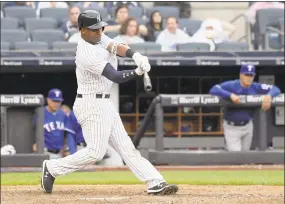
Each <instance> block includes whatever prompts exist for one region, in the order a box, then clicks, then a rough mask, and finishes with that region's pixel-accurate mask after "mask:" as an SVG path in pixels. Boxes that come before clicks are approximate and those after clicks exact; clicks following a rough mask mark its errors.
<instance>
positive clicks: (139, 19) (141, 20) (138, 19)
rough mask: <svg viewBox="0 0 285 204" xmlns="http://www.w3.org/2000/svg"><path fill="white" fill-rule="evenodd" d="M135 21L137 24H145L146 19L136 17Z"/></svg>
mask: <svg viewBox="0 0 285 204" xmlns="http://www.w3.org/2000/svg"><path fill="white" fill-rule="evenodd" d="M137 21H138V23H139V25H145V24H146V23H147V22H148V20H145V19H142V18H137Z"/></svg>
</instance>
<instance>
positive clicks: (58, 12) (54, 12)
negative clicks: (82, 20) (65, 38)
mask: <svg viewBox="0 0 285 204" xmlns="http://www.w3.org/2000/svg"><path fill="white" fill-rule="evenodd" d="M40 17H41V18H55V19H56V20H57V22H58V25H60V24H61V23H62V19H65V18H67V17H68V9H67V8H44V9H41V10H40Z"/></svg>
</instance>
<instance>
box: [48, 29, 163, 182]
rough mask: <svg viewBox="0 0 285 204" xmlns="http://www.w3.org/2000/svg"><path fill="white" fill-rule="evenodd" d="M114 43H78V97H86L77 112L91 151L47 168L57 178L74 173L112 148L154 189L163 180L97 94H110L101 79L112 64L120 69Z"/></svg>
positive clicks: (79, 100)
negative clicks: (109, 147)
mask: <svg viewBox="0 0 285 204" xmlns="http://www.w3.org/2000/svg"><path fill="white" fill-rule="evenodd" d="M112 41H113V40H112V39H110V38H109V37H107V36H106V35H104V34H103V35H102V37H101V41H100V43H98V44H96V45H92V44H89V43H88V42H86V41H85V40H83V39H80V40H79V41H78V46H77V51H76V60H75V62H76V77H77V84H78V90H77V93H78V94H82V98H76V100H75V103H74V107H73V110H74V114H75V115H76V117H77V120H78V122H79V124H80V125H81V127H82V130H83V135H84V139H85V141H86V143H87V147H86V148H84V149H81V150H79V151H78V152H76V153H75V154H72V155H69V156H67V157H65V158H61V159H56V160H49V161H48V162H47V168H48V170H49V171H50V173H51V174H52V175H53V176H54V177H56V176H58V175H65V174H68V173H71V172H73V171H76V170H78V169H81V168H83V167H84V166H86V165H88V164H90V163H93V162H96V161H99V160H101V159H102V158H103V156H104V154H105V152H106V149H107V147H108V144H110V145H111V146H112V147H113V148H114V149H115V150H116V151H117V152H118V153H119V154H120V156H121V157H122V158H123V159H124V161H125V162H126V164H127V165H128V166H129V168H130V169H131V171H132V172H133V173H134V174H135V175H136V177H137V178H138V179H140V180H141V181H143V182H147V184H148V187H149V188H151V187H153V186H155V185H158V184H159V183H161V182H164V179H163V177H162V176H161V174H160V173H159V172H158V171H157V170H156V169H155V168H154V167H153V165H152V164H151V163H150V162H149V161H148V160H146V159H145V158H143V157H142V156H141V155H140V153H139V151H138V150H136V148H135V147H134V145H133V143H132V141H131V139H130V137H129V136H128V134H127V132H126V130H125V129H124V126H123V123H122V121H121V118H120V116H119V113H118V112H117V111H116V109H115V106H114V104H113V103H112V101H111V100H110V99H109V98H104V97H103V98H96V94H108V93H109V91H110V89H111V86H112V83H113V82H112V81H110V80H109V79H107V78H106V77H104V76H102V75H101V74H102V72H103V69H104V67H105V65H106V64H107V63H110V64H111V65H112V66H113V67H114V68H115V69H117V66H118V65H117V57H116V55H114V54H111V53H109V52H108V51H107V50H106V48H107V46H108V45H109V43H111V42H112Z"/></svg>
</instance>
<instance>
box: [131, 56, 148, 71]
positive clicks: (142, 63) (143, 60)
mask: <svg viewBox="0 0 285 204" xmlns="http://www.w3.org/2000/svg"><path fill="white" fill-rule="evenodd" d="M133 60H134V61H135V63H136V65H137V66H138V67H139V68H141V69H147V67H146V64H147V63H148V64H149V61H148V58H147V57H146V56H144V55H142V54H140V53H138V52H135V53H134V55H133ZM148 71H149V70H148Z"/></svg>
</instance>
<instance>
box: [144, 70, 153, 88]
mask: <svg viewBox="0 0 285 204" xmlns="http://www.w3.org/2000/svg"><path fill="white" fill-rule="evenodd" d="M143 84H144V90H145V91H146V92H149V91H151V90H152V85H151V80H150V78H149V75H148V73H147V72H145V73H144V76H143Z"/></svg>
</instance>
